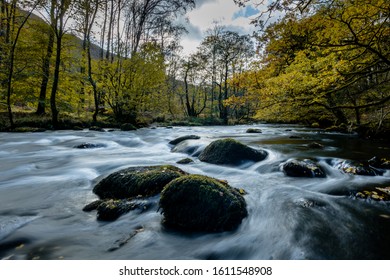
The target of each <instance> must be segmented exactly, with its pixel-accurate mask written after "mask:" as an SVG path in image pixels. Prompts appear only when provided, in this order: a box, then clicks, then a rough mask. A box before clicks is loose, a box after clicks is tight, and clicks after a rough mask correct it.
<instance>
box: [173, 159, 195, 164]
mask: <svg viewBox="0 0 390 280" xmlns="http://www.w3.org/2000/svg"><path fill="white" fill-rule="evenodd" d="M193 162H194V161H193V160H192V159H190V158H183V159H181V160H179V161H178V162H176V163H178V164H190V163H193Z"/></svg>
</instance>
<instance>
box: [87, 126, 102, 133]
mask: <svg viewBox="0 0 390 280" xmlns="http://www.w3.org/2000/svg"><path fill="white" fill-rule="evenodd" d="M89 130H93V131H99V132H104V129H103V128H101V127H99V126H91V127H90V128H89Z"/></svg>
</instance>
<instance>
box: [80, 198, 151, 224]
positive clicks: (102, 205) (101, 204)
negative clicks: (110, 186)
mask: <svg viewBox="0 0 390 280" xmlns="http://www.w3.org/2000/svg"><path fill="white" fill-rule="evenodd" d="M150 205H151V203H150V202H148V201H146V200H127V199H105V200H97V201H94V202H92V203H90V204H88V205H87V206H85V207H84V208H83V211H85V212H90V211H93V210H97V219H98V220H100V221H114V220H116V219H118V218H119V217H120V216H122V215H123V214H126V213H128V212H130V211H132V210H135V209H140V210H141V211H145V210H147V209H148V208H149V207H150Z"/></svg>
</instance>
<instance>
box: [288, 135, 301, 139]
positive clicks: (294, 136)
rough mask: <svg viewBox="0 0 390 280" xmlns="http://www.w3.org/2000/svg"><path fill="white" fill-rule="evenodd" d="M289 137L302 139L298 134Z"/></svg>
mask: <svg viewBox="0 0 390 280" xmlns="http://www.w3.org/2000/svg"><path fill="white" fill-rule="evenodd" d="M288 138H290V139H302V137H301V136H296V135H292V136H290V137H288Z"/></svg>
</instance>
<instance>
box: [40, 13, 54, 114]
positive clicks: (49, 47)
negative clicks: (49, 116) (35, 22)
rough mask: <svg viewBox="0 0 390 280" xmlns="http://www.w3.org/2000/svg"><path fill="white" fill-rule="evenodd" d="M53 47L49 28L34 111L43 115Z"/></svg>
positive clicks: (52, 33) (52, 35) (51, 31)
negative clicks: (39, 87)
mask: <svg viewBox="0 0 390 280" xmlns="http://www.w3.org/2000/svg"><path fill="white" fill-rule="evenodd" d="M53 13H54V11H53ZM53 47H54V32H53V30H50V33H49V41H48V43H47V50H46V56H45V58H44V60H43V64H42V82H41V90H40V93H39V99H38V108H37V111H36V113H37V114H38V115H43V114H45V113H46V92H47V85H48V83H49V76H50V59H51V57H52V55H53Z"/></svg>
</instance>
